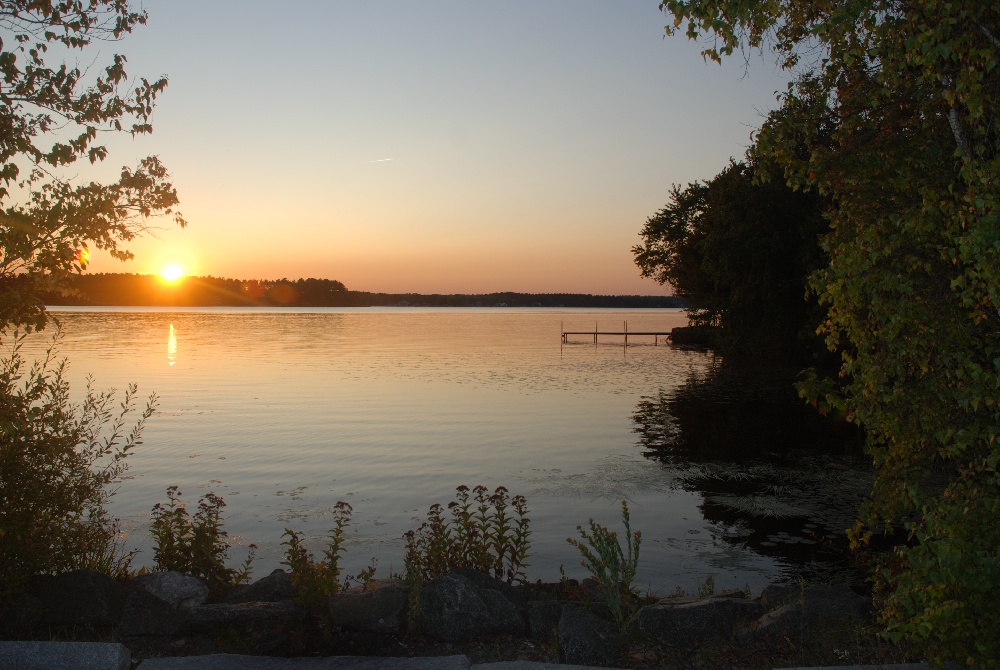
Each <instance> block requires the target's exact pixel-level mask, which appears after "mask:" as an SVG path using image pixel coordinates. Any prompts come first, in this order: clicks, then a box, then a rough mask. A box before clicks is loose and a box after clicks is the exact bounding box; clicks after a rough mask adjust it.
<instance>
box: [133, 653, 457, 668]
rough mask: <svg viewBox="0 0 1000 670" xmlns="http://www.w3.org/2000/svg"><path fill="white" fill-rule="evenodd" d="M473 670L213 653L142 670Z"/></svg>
mask: <svg viewBox="0 0 1000 670" xmlns="http://www.w3.org/2000/svg"><path fill="white" fill-rule="evenodd" d="M438 669H440V670H469V659H468V658H466V657H465V656H435V657H426V658H392V657H385V658H383V657H378V656H327V657H317V658H275V657H269V656H244V655H239V654H210V655H207V656H182V657H176V658H148V659H146V660H144V661H143V662H142V663H140V664H139V668H138V670H438Z"/></svg>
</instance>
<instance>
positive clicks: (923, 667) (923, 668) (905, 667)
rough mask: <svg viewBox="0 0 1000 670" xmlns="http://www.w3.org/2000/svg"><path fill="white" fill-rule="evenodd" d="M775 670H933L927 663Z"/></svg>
mask: <svg viewBox="0 0 1000 670" xmlns="http://www.w3.org/2000/svg"><path fill="white" fill-rule="evenodd" d="M774 670H933V668H931V666H929V665H927V664H926V663H886V664H885V665H826V666H822V667H820V666H810V667H808V668H804V667H795V668H775V669H774Z"/></svg>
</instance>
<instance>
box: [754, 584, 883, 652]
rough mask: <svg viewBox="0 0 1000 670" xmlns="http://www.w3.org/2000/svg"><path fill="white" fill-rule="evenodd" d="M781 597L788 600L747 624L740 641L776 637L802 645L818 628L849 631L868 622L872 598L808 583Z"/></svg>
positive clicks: (841, 586)
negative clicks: (795, 641) (788, 639)
mask: <svg viewBox="0 0 1000 670" xmlns="http://www.w3.org/2000/svg"><path fill="white" fill-rule="evenodd" d="M783 595H784V598H785V599H786V600H788V599H790V601H789V602H787V604H784V605H782V606H780V607H778V608H777V609H774V610H771V611H770V612H768V613H766V614H764V615H763V616H761V617H760V618H759V619H757V620H756V621H754V622H753V623H752V624H750V625H749V626H748V627H747V628H746V629H745V630H744V631H742V632H741V633H740V639H741V640H742V641H744V642H749V641H750V640H752V639H754V638H756V637H759V636H771V635H777V636H782V637H790V638H792V639H793V640H797V641H800V642H801V641H803V640H805V639H806V638H807V637H808V636H809V635H810V634H811V633H812V632H813V631H814V630H816V629H817V628H818V627H823V628H824V629H826V630H828V631H830V630H832V631H836V630H837V629H842V630H844V631H849V630H850V629H852V628H853V627H854V626H856V625H859V624H863V623H866V622H868V621H870V619H871V610H872V603H871V599H870V598H867V597H865V596H862V595H860V594H857V593H855V592H854V591H852V590H851V589H850V587H848V586H844V585H837V584H811V585H809V586H807V587H805V589H804V590H802V589H789V591H786V592H785V593H784V594H783ZM779 602H780V600H779Z"/></svg>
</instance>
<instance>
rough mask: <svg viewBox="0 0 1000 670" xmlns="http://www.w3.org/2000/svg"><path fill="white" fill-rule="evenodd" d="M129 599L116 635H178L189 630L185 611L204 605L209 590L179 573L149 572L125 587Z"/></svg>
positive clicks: (198, 581)
mask: <svg viewBox="0 0 1000 670" xmlns="http://www.w3.org/2000/svg"><path fill="white" fill-rule="evenodd" d="M127 588H128V598H127V599H126V601H125V614H124V616H123V617H122V622H121V626H120V627H119V632H120V633H121V634H122V635H125V636H134V635H178V634H181V633H185V632H187V630H188V629H189V628H190V616H189V615H188V610H190V609H191V608H192V607H197V606H198V605H202V604H204V602H205V601H206V600H207V599H208V586H207V585H206V584H205V583H204V582H203V581H201V580H200V579H198V578H197V577H192V576H190V575H184V574H181V573H179V572H171V571H164V572H150V573H147V574H144V575H139V576H138V577H135V578H134V579H132V580H130V581H129V582H128V584H127Z"/></svg>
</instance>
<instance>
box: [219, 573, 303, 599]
mask: <svg viewBox="0 0 1000 670" xmlns="http://www.w3.org/2000/svg"><path fill="white" fill-rule="evenodd" d="M294 599H295V589H294V588H293V587H292V578H291V577H290V576H289V575H288V573H287V572H285V571H284V570H282V569H281V568H278V569H277V570H275V571H274V572H272V573H271V574H269V575H268V576H267V577H262V578H261V579H258V580H257V581H256V582H254V583H253V584H240V585H238V586H236V587H234V588H233V589H232V590H231V591H230V592H229V593H228V594H227V595H226V598H225V602H227V603H231V604H235V603H253V602H256V603H277V602H281V601H282V600H294Z"/></svg>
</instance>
